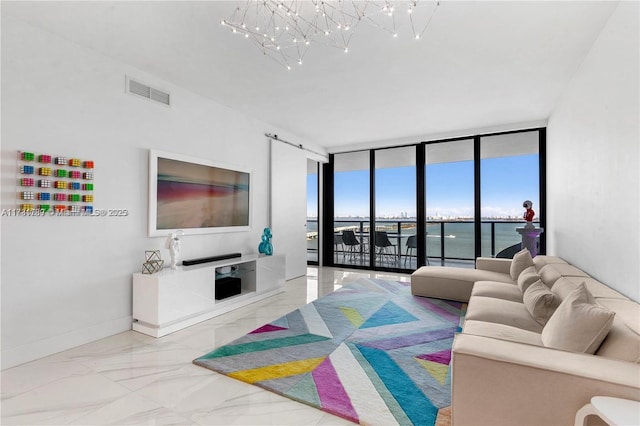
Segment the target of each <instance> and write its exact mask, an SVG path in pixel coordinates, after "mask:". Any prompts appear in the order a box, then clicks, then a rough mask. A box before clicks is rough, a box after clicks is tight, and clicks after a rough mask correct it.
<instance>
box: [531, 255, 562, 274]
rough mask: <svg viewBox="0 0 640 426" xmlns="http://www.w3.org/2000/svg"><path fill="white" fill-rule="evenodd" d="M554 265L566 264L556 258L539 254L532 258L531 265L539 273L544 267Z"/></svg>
mask: <svg viewBox="0 0 640 426" xmlns="http://www.w3.org/2000/svg"><path fill="white" fill-rule="evenodd" d="M554 263H567V261H566V260H564V259H562V258H560V257H558V256H546V255H542V254H539V255H537V256H536V257H534V258H533V264H534V265H535V267H536V270H537V271H539V270H540V269H541V268H542V267H543V266H545V265H550V264H554Z"/></svg>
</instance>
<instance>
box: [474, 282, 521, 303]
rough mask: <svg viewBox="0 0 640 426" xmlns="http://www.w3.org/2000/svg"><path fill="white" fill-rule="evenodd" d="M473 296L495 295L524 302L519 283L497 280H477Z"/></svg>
mask: <svg viewBox="0 0 640 426" xmlns="http://www.w3.org/2000/svg"><path fill="white" fill-rule="evenodd" d="M471 296H472V297H473V296H484V297H495V298H496V299H503V300H511V301H513V302H520V303H522V292H521V291H520V288H518V286H517V285H514V284H507V283H499V282H497V281H476V283H475V284H474V285H473V290H472V291H471Z"/></svg>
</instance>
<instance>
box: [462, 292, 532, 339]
mask: <svg viewBox="0 0 640 426" xmlns="http://www.w3.org/2000/svg"><path fill="white" fill-rule="evenodd" d="M466 319H468V320H474V321H485V322H493V323H497V324H504V325H509V326H512V327H516V328H521V329H523V330H528V331H533V332H534V333H540V332H541V331H542V326H541V325H540V324H538V323H537V322H536V321H535V320H534V319H533V318H532V317H531V315H530V314H529V311H527V308H525V307H524V304H523V303H518V302H513V301H511V300H502V299H496V298H494V297H484V296H473V297H472V298H471V300H469V306H468V307H467V315H466Z"/></svg>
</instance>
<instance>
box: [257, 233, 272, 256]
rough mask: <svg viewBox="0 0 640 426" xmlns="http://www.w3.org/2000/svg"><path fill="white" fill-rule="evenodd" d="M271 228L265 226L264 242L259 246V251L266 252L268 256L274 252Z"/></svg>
mask: <svg viewBox="0 0 640 426" xmlns="http://www.w3.org/2000/svg"><path fill="white" fill-rule="evenodd" d="M271 237H272V235H271V229H269V228H264V232H263V233H262V242H261V243H260V245H259V246H258V252H260V253H264V254H265V255H267V256H271V255H272V254H273V244H271Z"/></svg>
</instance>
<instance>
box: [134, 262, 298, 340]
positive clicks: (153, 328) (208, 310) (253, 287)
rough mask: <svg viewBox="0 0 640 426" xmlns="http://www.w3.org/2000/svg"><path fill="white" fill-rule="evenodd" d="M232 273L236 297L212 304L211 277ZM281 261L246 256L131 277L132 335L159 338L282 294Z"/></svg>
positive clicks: (213, 286) (283, 267) (137, 274)
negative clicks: (237, 290) (236, 285)
mask: <svg viewBox="0 0 640 426" xmlns="http://www.w3.org/2000/svg"><path fill="white" fill-rule="evenodd" d="M227 267H232V269H233V272H232V273H231V274H232V276H234V277H237V278H240V280H241V284H240V294H237V295H234V296H231V297H227V298H224V299H220V300H216V294H215V293H216V290H215V289H216V272H220V271H225V270H228V269H229V268H227ZM284 283H285V255H284V254H276V255H273V256H264V255H257V254H251V255H245V256H242V257H235V258H231V259H225V260H220V261H217V262H210V263H203V264H199V265H193V266H180V267H178V269H175V270H174V269H168V268H167V269H163V270H162V271H160V272H158V273H155V274H142V273H135V274H133V326H132V328H133V330H135V331H138V332H140V333H144V334H148V335H149V336H153V337H162V336H165V335H167V334H169V333H173V332H174V331H178V330H180V329H183V328H185V327H189V326H190V325H193V324H196V323H198V322H201V321H204V320H207V319H209V318H213V317H215V316H217V315H221V314H224V313H225V312H229V311H232V310H234V309H237V308H239V307H241V306H245V305H248V304H250V303H253V302H257V301H258V300H261V299H264V298H266V297H269V296H273V295H274V294H277V293H280V292H282V291H284Z"/></svg>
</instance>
